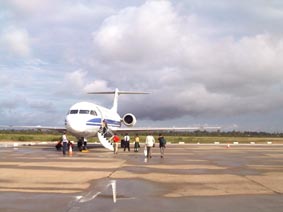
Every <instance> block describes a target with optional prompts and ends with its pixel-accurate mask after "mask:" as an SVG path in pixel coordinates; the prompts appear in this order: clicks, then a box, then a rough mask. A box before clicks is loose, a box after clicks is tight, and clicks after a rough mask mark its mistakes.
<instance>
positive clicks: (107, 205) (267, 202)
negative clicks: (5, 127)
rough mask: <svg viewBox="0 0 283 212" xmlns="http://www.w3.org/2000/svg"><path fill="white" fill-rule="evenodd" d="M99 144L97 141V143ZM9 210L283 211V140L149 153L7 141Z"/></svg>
mask: <svg viewBox="0 0 283 212" xmlns="http://www.w3.org/2000/svg"><path fill="white" fill-rule="evenodd" d="M90 147H91V146H90ZM0 169H1V173H0V211H1V212H14V211H17V212H38V211H41V212H45V211H46V212H47V211H48V212H50V211H52V212H57V211H58V212H59V211H60V212H62V211H64V212H78V211H83V212H93V211H98V212H100V211H105V212H111V211H113V212H117V211H123V212H131V211H135V212H151V211H154V212H159V211H160V212H161V211H162V212H169V211H170V212H172V211H174V212H185V211H186V212H190V211H192V212H198V211H199V212H202V211H209V212H224V211H225V212H226V211H230V212H234V211H235V212H236V211H237V212H238V211H241V212H245V211H247V212H258V211H272V212H277V211H278V212H279V211H280V212H281V211H282V208H283V198H282V197H283V196H282V193H283V146H282V145H273V144H272V145H230V146H229V148H228V146H225V145H189V144H187V145H186V144H185V145H180V144H179V145H178V144H176V145H174V144H168V145H167V148H166V152H165V157H164V158H161V157H160V153H159V148H158V147H155V148H154V150H153V157H152V158H150V159H146V158H145V157H144V155H143V149H140V151H139V152H138V153H136V152H134V151H133V149H132V150H131V152H127V151H126V152H124V151H122V149H119V153H118V155H114V154H113V153H112V152H109V151H108V150H107V149H104V148H102V147H100V146H97V145H93V146H92V147H91V148H90V151H89V152H88V153H82V152H78V151H73V152H72V155H67V156H63V155H62V152H58V151H56V149H55V147H54V145H53V144H49V143H48V144H44V145H32V146H18V145H17V146H16V147H5V146H3V145H2V146H1V147H0Z"/></svg>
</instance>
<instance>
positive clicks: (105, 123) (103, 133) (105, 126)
mask: <svg viewBox="0 0 283 212" xmlns="http://www.w3.org/2000/svg"><path fill="white" fill-rule="evenodd" d="M101 127H102V135H103V136H105V135H106V132H107V128H108V125H107V122H106V120H105V119H103V121H102V124H101Z"/></svg>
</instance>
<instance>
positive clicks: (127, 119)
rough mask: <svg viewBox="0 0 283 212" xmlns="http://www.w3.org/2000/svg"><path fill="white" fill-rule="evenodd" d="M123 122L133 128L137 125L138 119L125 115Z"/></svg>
mask: <svg viewBox="0 0 283 212" xmlns="http://www.w3.org/2000/svg"><path fill="white" fill-rule="evenodd" d="M122 121H123V124H125V125H126V126H127V127H132V126H134V125H135V124H136V123H137V119H136V117H135V116H134V115H133V114H131V113H127V114H125V115H124V116H123V118H122Z"/></svg>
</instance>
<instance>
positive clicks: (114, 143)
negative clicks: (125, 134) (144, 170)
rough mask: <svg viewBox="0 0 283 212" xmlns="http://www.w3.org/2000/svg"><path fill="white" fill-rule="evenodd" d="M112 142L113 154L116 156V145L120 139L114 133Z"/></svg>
mask: <svg viewBox="0 0 283 212" xmlns="http://www.w3.org/2000/svg"><path fill="white" fill-rule="evenodd" d="M112 140H113V147H114V154H118V145H119V141H120V138H119V136H118V135H117V134H116V133H115V134H114V136H113V137H112Z"/></svg>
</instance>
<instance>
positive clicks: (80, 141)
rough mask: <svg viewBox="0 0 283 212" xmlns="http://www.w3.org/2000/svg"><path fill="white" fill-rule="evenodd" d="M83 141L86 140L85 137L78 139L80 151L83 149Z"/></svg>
mask: <svg viewBox="0 0 283 212" xmlns="http://www.w3.org/2000/svg"><path fill="white" fill-rule="evenodd" d="M83 142H84V138H83V137H80V139H79V140H78V149H79V151H82V150H83Z"/></svg>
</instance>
